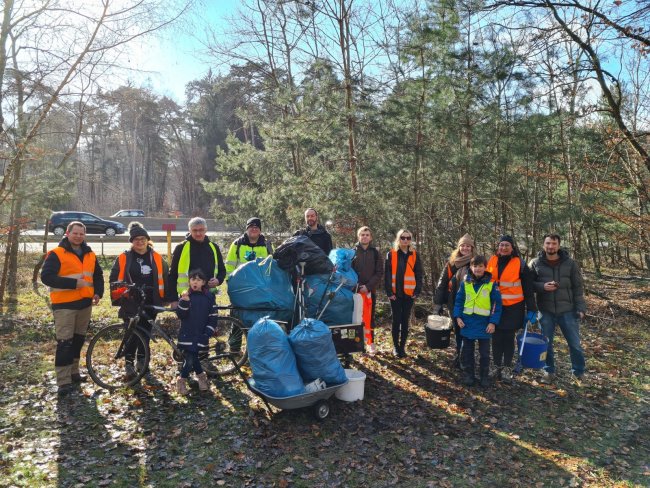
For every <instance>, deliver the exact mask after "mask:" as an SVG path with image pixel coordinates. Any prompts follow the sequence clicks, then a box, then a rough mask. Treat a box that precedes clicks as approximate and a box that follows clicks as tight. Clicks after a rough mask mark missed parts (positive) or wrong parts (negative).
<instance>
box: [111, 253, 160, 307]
mask: <svg viewBox="0 0 650 488" xmlns="http://www.w3.org/2000/svg"><path fill="white" fill-rule="evenodd" d="M151 254H153V262H154V264H155V265H156V271H158V294H159V295H160V298H163V297H164V296H165V278H164V276H163V265H162V257H161V256H160V254H158V253H157V252H155V251H153V252H152V253H151ZM118 264H119V267H120V272H119V274H118V275H117V280H118V281H124V274H125V273H126V271H125V270H126V253H125V252H123V253H122V254H120V256H119V258H118Z"/></svg>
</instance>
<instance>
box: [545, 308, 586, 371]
mask: <svg viewBox="0 0 650 488" xmlns="http://www.w3.org/2000/svg"><path fill="white" fill-rule="evenodd" d="M541 314H542V317H541V319H540V324H541V326H542V333H543V334H544V336H545V337H547V338H548V351H547V353H546V368H544V369H546V371H548V372H549V373H555V355H554V353H553V337H554V336H555V324H558V325H559V326H560V330H561V331H562V335H564V338H565V339H566V342H567V344H568V346H569V354H570V355H571V369H572V373H573V374H574V375H576V376H581V375H582V374H583V373H584V372H585V353H584V351H583V349H582V346H581V345H580V324H579V323H578V319H577V317H576V313H575V312H566V313H562V314H557V315H556V314H552V313H549V312H541Z"/></svg>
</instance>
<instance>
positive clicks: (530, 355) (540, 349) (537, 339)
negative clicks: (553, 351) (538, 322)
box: [517, 332, 548, 369]
mask: <svg viewBox="0 0 650 488" xmlns="http://www.w3.org/2000/svg"><path fill="white" fill-rule="evenodd" d="M523 337H524V335H523V334H519V335H518V336H517V350H519V351H521V340H522V339H523ZM547 350H548V339H547V338H546V337H544V336H543V335H542V334H538V333H536V332H529V333H528V334H526V343H525V344H524V350H523V352H522V354H521V364H522V365H523V366H524V368H531V369H541V368H543V367H544V366H546V351H547Z"/></svg>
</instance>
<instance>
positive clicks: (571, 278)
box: [434, 234, 586, 386]
mask: <svg viewBox="0 0 650 488" xmlns="http://www.w3.org/2000/svg"><path fill="white" fill-rule="evenodd" d="M560 242H561V238H560V236H559V235H558V234H547V235H545V236H544V244H543V249H542V250H541V251H540V252H539V254H538V255H537V257H536V258H534V259H533V260H532V261H531V263H530V266H528V265H527V264H526V262H525V261H524V260H523V259H522V258H521V255H520V253H519V250H518V249H517V248H516V246H515V242H514V239H513V238H512V237H511V236H509V235H504V236H501V237H500V239H499V243H498V246H497V251H496V254H495V255H493V256H492V257H490V259H489V260H488V259H486V258H485V257H484V256H481V255H476V254H475V247H474V240H473V239H472V237H471V236H470V235H468V234H466V235H464V236H463V237H461V239H460V240H459V241H458V246H457V248H456V249H455V250H454V252H453V253H452V254H451V257H450V259H449V261H448V262H447V264H446V266H445V267H444V269H443V271H442V274H441V276H440V279H439V281H438V285H437V287H436V291H435V296H434V303H435V305H436V309H435V311H436V312H437V313H438V314H442V313H443V306H444V305H446V306H447V308H448V310H449V313H450V316H451V317H452V321H453V325H454V329H455V335H456V358H455V364H456V366H457V367H458V368H460V369H462V370H463V372H464V378H463V383H464V384H466V385H468V386H471V385H473V384H474V383H475V382H476V378H475V364H474V362H475V360H474V348H475V342H477V341H478V348H479V357H480V360H479V378H480V380H479V381H480V383H481V385H482V386H487V385H488V384H489V378H488V375H489V371H490V345H491V346H492V347H491V349H492V361H493V363H494V366H495V377H496V379H498V380H503V381H506V382H510V381H512V373H513V370H512V363H513V358H514V353H515V333H516V331H517V330H518V329H521V328H523V327H524V326H525V324H526V322H531V323H535V322H536V321H537V319H538V318H539V323H540V325H541V329H542V333H543V334H544V336H545V337H546V338H548V341H549V342H548V350H547V354H546V366H545V368H544V370H543V376H542V379H541V381H542V382H543V383H551V382H552V381H553V379H554V375H555V354H554V350H553V339H554V336H555V327H556V325H559V327H560V330H561V331H562V334H563V335H564V337H565V339H566V341H567V344H568V346H569V351H570V357H571V366H572V369H571V373H572V374H573V376H574V377H575V378H576V379H578V380H579V379H581V378H582V376H583V375H584V372H585V357H584V351H583V349H582V346H581V344H580V333H579V327H580V326H579V320H581V319H583V318H584V316H585V313H586V303H585V299H584V288H583V283H582V275H581V273H580V268H579V266H578V264H577V263H576V262H575V261H574V260H573V259H571V258H570V257H569V255H568V253H567V252H566V251H565V250H563V249H561V248H560Z"/></svg>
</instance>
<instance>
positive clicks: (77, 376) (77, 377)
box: [70, 373, 88, 383]
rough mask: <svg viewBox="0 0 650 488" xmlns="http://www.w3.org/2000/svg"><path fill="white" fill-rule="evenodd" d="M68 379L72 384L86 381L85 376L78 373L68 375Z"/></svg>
mask: <svg viewBox="0 0 650 488" xmlns="http://www.w3.org/2000/svg"><path fill="white" fill-rule="evenodd" d="M70 378H72V382H73V383H84V382H85V381H86V380H87V379H88V377H87V376H84V375H82V374H80V373H72V374H71V375H70Z"/></svg>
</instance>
